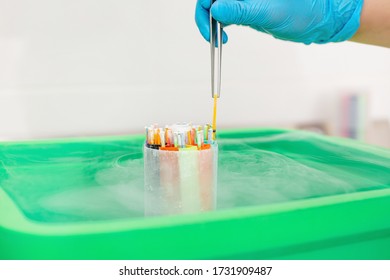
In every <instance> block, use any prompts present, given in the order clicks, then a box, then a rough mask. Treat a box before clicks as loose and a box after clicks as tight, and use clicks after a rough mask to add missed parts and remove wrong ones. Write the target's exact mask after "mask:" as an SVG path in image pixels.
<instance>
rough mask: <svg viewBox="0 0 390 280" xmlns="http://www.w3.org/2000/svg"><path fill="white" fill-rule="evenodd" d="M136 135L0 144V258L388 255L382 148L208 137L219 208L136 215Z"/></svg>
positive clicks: (388, 173) (388, 154)
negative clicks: (215, 149)
mask: <svg viewBox="0 0 390 280" xmlns="http://www.w3.org/2000/svg"><path fill="white" fill-rule="evenodd" d="M143 141H144V136H140V135H129V136H114V137H93V138H78V139H56V140H45V141H28V142H7V143H1V144H0V259H389V258H390V217H389V213H390V151H389V150H386V149H381V148H377V147H372V146H368V145H365V144H363V143H359V142H355V141H351V140H345V139H336V138H329V137H324V136H319V135H315V134H311V133H307V132H298V131H287V130H276V129H251V130H236V131H222V132H220V134H219V135H218V143H219V167H218V190H217V193H218V195H217V210H216V211H213V212H206V213H199V214H191V215H175V216H162V217H145V216H144V208H143V207H144V195H143V188H144V186H143V185H144V183H143V168H144V167H143V154H142V147H143Z"/></svg>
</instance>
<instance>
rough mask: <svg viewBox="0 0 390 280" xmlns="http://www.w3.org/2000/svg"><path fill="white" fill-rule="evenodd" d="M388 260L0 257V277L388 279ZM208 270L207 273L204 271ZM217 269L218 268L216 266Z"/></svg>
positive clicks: (59, 279)
mask: <svg viewBox="0 0 390 280" xmlns="http://www.w3.org/2000/svg"><path fill="white" fill-rule="evenodd" d="M125 266H126V267H127V268H130V269H136V268H137V267H139V268H144V269H156V268H157V269H159V268H160V267H162V268H163V269H172V268H174V267H175V266H177V267H178V268H179V269H180V271H181V272H183V270H184V269H189V268H192V269H199V268H201V269H203V271H204V274H203V276H200V275H196V276H195V275H194V276H184V275H176V276H131V275H122V276H120V275H119V269H123V268H124V267H125ZM213 267H236V268H237V267H272V270H271V273H270V274H269V275H266V276H262V275H251V276H249V275H247V276H245V275H235V276H233V275H230V276H226V275H220V276H219V275H217V276H213V275H212V274H213ZM388 267H389V261H268V260H258V261H252V260H251V261H228V260H225V261H177V260H175V261H1V262H0V277H2V279H7V280H14V279H18V280H19V279H42V280H46V279H50V280H51V279H58V280H62V279H64V280H68V279H83V280H84V279H97V280H100V279H102V280H107V279H118V280H119V279H167V280H170V279H177V280H180V279H232V280H235V279H246V280H247V279H264V280H285V279H302V280H308V279H310V280H311V279H318V280H329V279H354V280H370V279H375V280H388V279H389V277H390V271H389V268H388ZM206 270H209V273H206ZM217 271H219V269H217Z"/></svg>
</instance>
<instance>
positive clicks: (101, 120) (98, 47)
mask: <svg viewBox="0 0 390 280" xmlns="http://www.w3.org/2000/svg"><path fill="white" fill-rule="evenodd" d="M194 5H195V1H181V0H172V1H170V2H169V3H167V2H165V1H154V2H153V3H151V2H145V1H138V2H136V3H134V2H133V1H124V0H118V1H115V2H112V1H104V0H82V1H62V0H61V1H60V0H37V1H27V0H15V1H5V0H0V140H13V139H35V138H48V137H66V136H89V135H106V134H126V133H133V132H142V131H143V127H144V125H145V124H148V123H156V122H160V123H162V124H166V123H174V122H177V121H192V122H195V123H207V122H210V121H211V113H212V99H211V98H210V94H209V91H210V90H209V87H210V81H209V79H210V73H209V71H210V70H209V68H210V58H209V44H208V43H206V42H205V41H204V40H203V39H202V37H201V36H200V34H199V33H198V30H197V27H196V25H195V22H194ZM172 7H175V9H173V8H172ZM178 22H180V24H177V23H178ZM226 31H227V32H228V34H229V43H228V44H227V45H226V47H225V48H224V62H223V77H222V79H223V84H222V85H223V89H222V90H223V92H224V94H223V97H222V98H221V99H220V102H219V116H218V121H219V125H220V127H221V128H228V127H259V126H279V127H291V128H302V129H308V130H312V131H313V130H314V131H317V132H320V133H323V134H329V135H335V136H342V137H351V138H355V139H359V140H363V141H367V142H369V143H373V144H376V145H381V146H386V147H390V140H389V138H390V136H389V135H390V127H389V122H390V110H389V105H390V79H389V74H390V52H389V50H388V49H384V48H380V47H374V46H366V45H360V44H355V43H349V42H347V43H340V44H329V45H310V46H305V45H303V44H295V43H290V42H284V41H280V40H275V39H273V38H272V37H270V36H267V35H265V34H262V33H258V32H256V31H254V30H251V29H249V28H244V27H237V26H231V27H228V28H226ZM178 46H179V47H178ZM188 108H197V110H193V109H192V110H189V109H188ZM194 112H196V113H194Z"/></svg>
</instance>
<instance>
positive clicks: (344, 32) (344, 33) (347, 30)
mask: <svg viewBox="0 0 390 280" xmlns="http://www.w3.org/2000/svg"><path fill="white" fill-rule="evenodd" d="M355 2H356V7H355V10H354V12H353V13H352V16H351V17H350V18H349V20H348V21H347V22H346V23H345V25H344V26H343V28H342V29H341V30H340V31H339V32H337V33H336V34H335V35H334V36H332V37H331V38H330V39H329V41H328V42H342V41H346V40H348V39H350V38H351V37H352V36H353V35H354V34H355V33H356V31H357V30H358V29H359V26H360V14H361V12H362V8H363V0H357V1H355Z"/></svg>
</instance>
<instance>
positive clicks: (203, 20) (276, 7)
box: [195, 0, 363, 44]
mask: <svg viewBox="0 0 390 280" xmlns="http://www.w3.org/2000/svg"><path fill="white" fill-rule="evenodd" d="M210 2H211V1H210V0H198V2H197V6H196V15H195V20H196V23H197V25H198V28H199V30H200V32H201V34H202V35H203V37H204V38H205V39H206V40H207V41H209V39H210V38H209V37H210V34H209V25H210V24H209V12H210V10H211V14H212V15H213V17H214V18H215V19H216V20H217V21H219V22H221V23H222V24H223V25H225V26H226V25H230V24H238V25H245V26H250V27H252V28H254V29H256V30H258V31H261V32H265V33H269V34H271V35H272V36H274V37H275V38H278V39H282V40H288V41H294V42H302V43H305V44H311V43H318V44H323V43H328V42H341V41H345V40H348V39H349V38H351V37H352V36H353V35H354V34H355V32H356V31H357V29H358V28H359V24H360V13H361V10H362V6H363V0H217V1H216V2H215V3H214V4H213V6H212V7H211V9H210ZM223 39H224V42H226V41H227V36H226V34H224V38H223Z"/></svg>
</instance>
